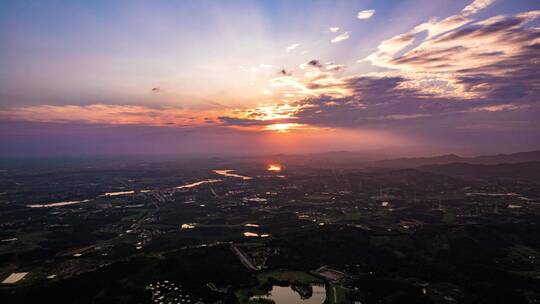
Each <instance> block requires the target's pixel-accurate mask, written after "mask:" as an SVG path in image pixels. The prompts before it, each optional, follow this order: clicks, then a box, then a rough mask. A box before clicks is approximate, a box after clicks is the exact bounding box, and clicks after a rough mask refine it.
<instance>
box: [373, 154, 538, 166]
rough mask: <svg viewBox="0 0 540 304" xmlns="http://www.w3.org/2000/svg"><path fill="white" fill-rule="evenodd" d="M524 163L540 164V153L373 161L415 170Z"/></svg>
mask: <svg viewBox="0 0 540 304" xmlns="http://www.w3.org/2000/svg"><path fill="white" fill-rule="evenodd" d="M525 162H540V151H530V152H519V153H514V154H497V155H486V156H477V157H461V156H458V155H455V154H447V155H441V156H434V157H417V158H396V159H388V160H380V161H374V162H372V163H371V165H372V166H374V167H382V168H400V169H403V168H417V167H421V166H429V165H443V164H451V163H465V164H476V165H496V164H515V163H525Z"/></svg>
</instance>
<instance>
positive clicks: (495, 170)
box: [417, 162, 540, 183]
mask: <svg viewBox="0 0 540 304" xmlns="http://www.w3.org/2000/svg"><path fill="white" fill-rule="evenodd" d="M417 170H419V171H424V172H429V173H435V174H440V175H445V176H449V177H455V178H463V179H491V180H493V179H499V180H505V179H512V180H529V181H535V182H539V183H540V162H523V163H513V164H512V163H506V164H497V165H478V164H465V163H452V164H444V165H430V166H423V167H419V168H417Z"/></svg>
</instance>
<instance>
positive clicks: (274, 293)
mask: <svg viewBox="0 0 540 304" xmlns="http://www.w3.org/2000/svg"><path fill="white" fill-rule="evenodd" d="M311 288H312V289H313V294H312V295H311V297H309V298H308V299H302V297H301V296H300V294H299V293H298V292H296V291H294V290H293V289H292V287H291V286H288V287H282V286H273V287H272V290H271V291H270V292H269V293H268V295H267V296H257V297H253V298H252V299H270V300H272V301H274V302H275V303H276V304H322V303H324V301H325V300H326V288H325V287H324V285H311Z"/></svg>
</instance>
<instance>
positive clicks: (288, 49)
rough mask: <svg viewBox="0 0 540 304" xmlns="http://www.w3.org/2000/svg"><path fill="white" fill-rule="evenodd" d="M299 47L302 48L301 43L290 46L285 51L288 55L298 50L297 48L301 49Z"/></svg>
mask: <svg viewBox="0 0 540 304" xmlns="http://www.w3.org/2000/svg"><path fill="white" fill-rule="evenodd" d="M299 46H300V43H293V44H291V45H289V46H288V47H287V48H286V49H285V50H286V51H287V53H288V52H290V51H292V50H294V49H296V48H297V47H299Z"/></svg>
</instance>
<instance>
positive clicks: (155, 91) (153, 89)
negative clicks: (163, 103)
mask: <svg viewBox="0 0 540 304" xmlns="http://www.w3.org/2000/svg"><path fill="white" fill-rule="evenodd" d="M159 91H161V89H160V88H152V92H154V93H158V92H159Z"/></svg>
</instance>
